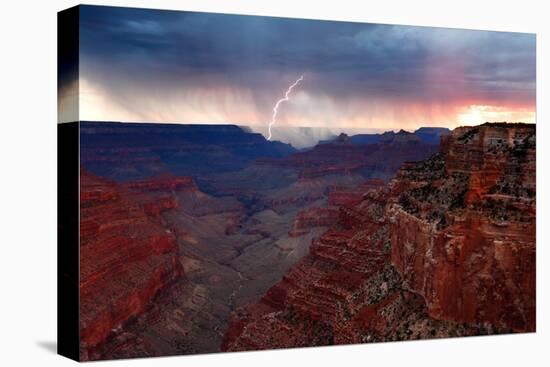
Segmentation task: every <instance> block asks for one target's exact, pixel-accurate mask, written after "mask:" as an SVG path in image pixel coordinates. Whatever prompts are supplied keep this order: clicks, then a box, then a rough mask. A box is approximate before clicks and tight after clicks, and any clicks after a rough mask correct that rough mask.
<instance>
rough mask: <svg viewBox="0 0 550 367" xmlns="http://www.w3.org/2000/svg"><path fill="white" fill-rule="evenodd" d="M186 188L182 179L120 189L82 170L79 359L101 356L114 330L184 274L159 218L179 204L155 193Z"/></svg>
mask: <svg viewBox="0 0 550 367" xmlns="http://www.w3.org/2000/svg"><path fill="white" fill-rule="evenodd" d="M184 184H185V185H187V184H189V182H188V180H187V179H185V178H183V179H174V180H164V181H155V182H140V183H135V184H132V185H128V186H122V185H116V184H114V183H112V182H110V181H108V180H105V179H102V178H99V177H97V176H94V175H93V174H90V173H89V172H86V171H84V170H82V171H81V175H80V345H81V359H82V360H90V359H97V358H100V357H101V355H100V354H99V348H98V347H99V346H100V345H101V344H102V343H104V342H105V341H106V340H107V339H108V338H109V336H110V335H111V334H112V332H113V331H115V330H117V329H119V328H121V327H122V326H123V325H124V324H125V323H127V322H128V321H130V320H131V319H132V318H135V317H137V316H139V315H140V314H141V313H142V312H144V311H145V310H146V309H147V308H148V306H149V303H150V302H151V300H152V299H153V298H154V297H155V295H156V294H157V293H158V292H159V291H160V290H162V289H165V288H166V287H167V286H169V285H170V284H171V283H172V282H173V281H175V280H176V279H178V278H180V277H181V276H182V275H183V268H182V266H181V263H180V260H179V257H178V247H177V244H176V237H175V235H174V234H173V233H172V232H171V231H170V230H169V229H167V228H166V227H165V226H164V225H163V221H162V218H161V216H160V213H161V212H165V211H169V210H173V209H175V208H177V206H178V202H177V201H176V200H175V198H174V197H173V196H172V195H170V194H167V193H166V192H159V191H158V189H164V188H166V187H170V188H173V189H177V188H179V187H181V186H180V185H184ZM185 185H184V186H185ZM144 190H145V191H144ZM149 190H152V191H151V192H149Z"/></svg>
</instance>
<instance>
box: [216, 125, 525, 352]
mask: <svg viewBox="0 0 550 367" xmlns="http://www.w3.org/2000/svg"><path fill="white" fill-rule="evenodd" d="M442 140H443V144H442V148H441V153H440V154H436V155H434V156H432V157H431V158H429V159H427V160H424V161H421V162H418V163H406V164H404V165H403V166H402V168H401V170H400V171H399V173H398V174H397V176H396V177H395V178H394V179H393V180H392V181H391V182H390V183H389V185H387V186H386V187H382V188H380V187H379V188H370V189H365V191H364V192H363V195H362V199H361V201H360V202H359V203H356V204H354V203H353V202H354V200H351V202H350V203H348V205H343V206H341V207H340V209H339V218H338V220H337V222H336V223H335V224H334V225H333V226H332V228H331V229H330V230H328V231H327V232H325V233H324V234H323V235H322V236H321V237H319V238H318V239H316V240H314V241H313V243H312V245H311V246H310V252H309V255H307V256H306V257H305V258H303V259H302V260H301V261H300V262H299V263H298V264H297V265H295V266H294V267H293V268H292V269H291V270H290V271H289V272H288V273H287V274H286V275H285V276H284V277H283V279H282V281H280V282H279V283H277V284H276V285H274V286H273V287H271V288H270V289H269V290H268V291H267V292H266V294H265V295H264V297H263V298H262V299H261V301H259V302H257V303H255V304H251V305H248V306H246V307H242V308H240V309H238V310H237V311H236V312H234V315H233V318H232V322H231V323H230V326H229V328H228V330H227V332H226V335H225V339H224V343H223V345H222V349H223V350H229V351H233V350H250V349H267V348H285V347H300V346H314V345H328V344H341V343H358V342H371V341H388V340H409V339H419V338H431V337H450V336H462V335H480V334H492V333H505V332H522V331H534V330H535V177H534V174H535V127H534V126H531V125H523V124H486V125H482V126H479V127H472V128H459V129H456V130H455V131H454V132H453V133H452V135H450V136H448V137H444V138H443V139H442ZM485 173H487V174H485ZM344 201H345V200H344Z"/></svg>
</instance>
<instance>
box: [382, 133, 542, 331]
mask: <svg viewBox="0 0 550 367" xmlns="http://www.w3.org/2000/svg"><path fill="white" fill-rule="evenodd" d="M535 165H536V163H535V127H534V126H532V125H507V124H496V125H495V124H491V125H482V126H479V127H473V128H459V129H455V131H453V133H452V135H450V136H449V137H447V138H445V140H444V144H443V150H442V155H441V156H440V157H435V158H433V159H432V160H431V161H427V162H425V163H423V164H418V165H414V166H412V167H404V168H403V170H402V172H401V173H400V174H399V175H398V177H397V179H396V182H394V183H393V184H394V185H395V186H396V187H397V186H401V187H400V190H403V191H402V193H401V194H400V196H399V200H398V204H396V205H393V206H392V207H391V208H390V209H389V210H388V213H389V218H391V230H390V232H391V234H392V262H393V264H394V265H395V267H396V268H397V269H398V271H399V272H400V273H401V274H402V275H403V277H404V280H405V282H406V284H407V286H408V287H410V288H411V289H412V290H414V291H415V292H417V293H419V294H421V295H422V296H423V297H424V299H425V300H426V304H427V306H428V310H429V313H430V315H432V316H433V317H436V318H438V319H446V320H453V321H456V322H470V323H471V322H486V323H489V324H490V325H493V326H494V327H497V328H502V329H509V330H512V331H534V330H535V232H536V230H535V225H536V220H535Z"/></svg>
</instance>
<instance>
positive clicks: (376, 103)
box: [58, 5, 536, 361]
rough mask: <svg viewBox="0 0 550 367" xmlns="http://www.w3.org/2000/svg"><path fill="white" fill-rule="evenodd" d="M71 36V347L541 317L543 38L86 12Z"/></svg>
mask: <svg viewBox="0 0 550 367" xmlns="http://www.w3.org/2000/svg"><path fill="white" fill-rule="evenodd" d="M58 34H59V36H58V50H59V60H58V65H59V68H58V78H59V79H58V80H59V86H58V87H59V90H58V107H59V121H58V138H59V141H58V149H59V153H58V178H59V180H58V182H59V183H58V191H59V195H58V198H59V199H58V200H59V201H58V204H59V205H58V206H59V209H58V216H59V241H58V260H59V261H58V267H59V271H58V297H59V302H58V322H59V324H58V330H59V336H58V337H59V339H58V347H59V353H60V354H62V355H65V356H67V357H70V358H73V359H76V360H82V361H89V360H100V359H116V358H133V357H152V356H167V355H182V354H196V353H213V352H232V351H250V350H262V349H275V348H295V347H313V346H326V345H334V344H356V343H374V342H387V341H406V340H414V339H431V338H448V337H466V336H473V335H493V334H504V333H523V332H534V331H535V326H536V322H535V321H536V320H535V255H536V251H535V242H536V241H535V232H536V231H535V225H536V220H535V219H536V179H535V178H536V172H535V167H536V164H535V163H536V160H535V157H536V125H535V119H536V115H535V112H536V109H535V82H536V80H535V46H536V44H535V42H536V41H535V35H534V34H526V33H511V32H497V31H482V30H463V29H450V28H433V27H418V26H406V25H389V24H370V23H352V22H342V21H326V20H307V19H292V18H275V17H263V16H247V15H229V14H214V13H198V12H186V11H166V10H153V9H136V8H120V7H103V6H89V5H86V6H77V7H74V8H71V9H68V10H65V11H62V12H60V13H59V15H58ZM365 353H368V348H365Z"/></svg>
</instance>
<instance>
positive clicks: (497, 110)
mask: <svg viewBox="0 0 550 367" xmlns="http://www.w3.org/2000/svg"><path fill="white" fill-rule="evenodd" d="M497 121H508V122H526V123H535V122H536V112H535V111H534V110H532V109H530V108H526V107H506V106H491V105H469V106H466V107H465V108H464V111H463V112H461V113H459V114H458V115H457V123H458V125H479V124H483V123H485V122H497Z"/></svg>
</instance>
